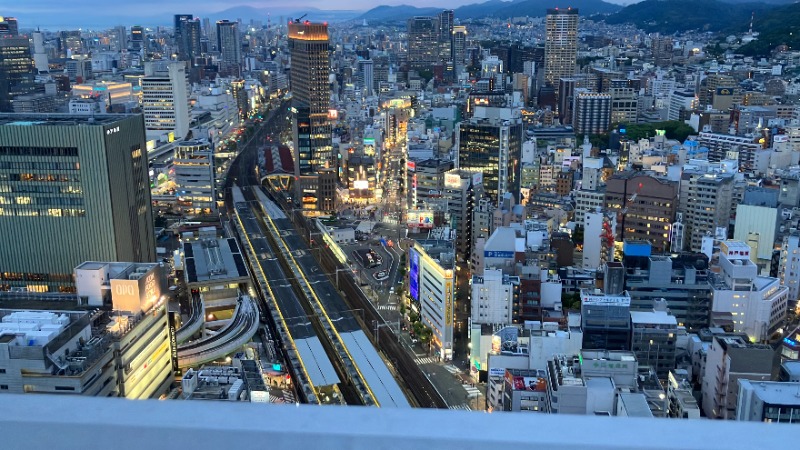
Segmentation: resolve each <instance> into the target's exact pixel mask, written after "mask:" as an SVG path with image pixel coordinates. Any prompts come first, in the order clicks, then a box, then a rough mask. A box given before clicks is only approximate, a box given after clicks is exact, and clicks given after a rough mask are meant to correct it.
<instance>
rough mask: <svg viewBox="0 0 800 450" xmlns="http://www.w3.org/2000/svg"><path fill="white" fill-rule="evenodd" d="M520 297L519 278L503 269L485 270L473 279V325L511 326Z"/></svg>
mask: <svg viewBox="0 0 800 450" xmlns="http://www.w3.org/2000/svg"><path fill="white" fill-rule="evenodd" d="M518 296H519V277H515V276H509V275H504V274H503V271H502V270H501V269H485V270H484V271H483V276H478V275H474V276H473V277H472V299H471V302H472V323H486V324H494V325H510V324H511V323H512V322H513V319H514V303H515V302H516V300H517V297H518Z"/></svg>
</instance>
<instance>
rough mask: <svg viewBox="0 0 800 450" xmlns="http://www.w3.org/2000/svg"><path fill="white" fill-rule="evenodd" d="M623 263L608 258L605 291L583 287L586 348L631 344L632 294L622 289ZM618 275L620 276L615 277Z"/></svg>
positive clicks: (584, 345)
mask: <svg viewBox="0 0 800 450" xmlns="http://www.w3.org/2000/svg"><path fill="white" fill-rule="evenodd" d="M624 270H625V269H624V267H622V264H621V263H619V262H609V263H608V266H607V267H606V273H605V291H602V290H600V289H595V290H594V291H592V290H588V289H581V330H582V331H583V346H582V348H583V349H584V350H628V349H630V344H631V337H630V335H631V314H630V306H631V297H630V296H629V295H628V293H627V292H626V291H625V290H623V284H622V279H621V278H624ZM614 278H617V279H618V280H616V281H615V280H614Z"/></svg>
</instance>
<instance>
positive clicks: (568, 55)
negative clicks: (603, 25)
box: [544, 8, 578, 97]
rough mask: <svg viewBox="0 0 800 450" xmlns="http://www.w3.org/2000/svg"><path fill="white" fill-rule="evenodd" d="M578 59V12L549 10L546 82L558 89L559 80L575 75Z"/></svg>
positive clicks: (546, 25) (546, 26)
mask: <svg viewBox="0 0 800 450" xmlns="http://www.w3.org/2000/svg"><path fill="white" fill-rule="evenodd" d="M577 59H578V10H577V9H572V8H567V9H558V8H555V9H548V10H547V16H546V17H545V42H544V81H545V83H548V84H550V85H551V86H553V88H554V89H556V97H558V80H560V79H561V78H569V77H571V76H572V75H574V74H575V67H576V64H577Z"/></svg>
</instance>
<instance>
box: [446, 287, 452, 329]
mask: <svg viewBox="0 0 800 450" xmlns="http://www.w3.org/2000/svg"><path fill="white" fill-rule="evenodd" d="M444 324H445V325H446V326H453V283H452V282H450V281H448V282H446V283H445V284H444Z"/></svg>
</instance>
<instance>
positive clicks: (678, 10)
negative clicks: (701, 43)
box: [605, 0, 776, 34]
mask: <svg viewBox="0 0 800 450" xmlns="http://www.w3.org/2000/svg"><path fill="white" fill-rule="evenodd" d="M774 8H776V6H775V5H768V4H766V3H729V2H722V1H718V0H645V1H643V2H640V3H635V4H633V5H629V6H626V7H625V8H623V9H622V10H620V11H619V12H617V13H615V14H611V15H610V16H608V17H607V18H606V19H605V21H606V23H609V24H621V23H632V24H634V25H636V26H637V27H639V28H641V29H643V30H645V31H648V32H660V33H667V34H672V33H675V32H683V31H689V30H699V31H722V30H727V29H732V28H734V29H735V28H740V27H741V26H744V27H746V26H747V24H749V22H750V17H751V16H752V14H753V13H755V15H756V17H758V16H760V15H762V14H765V13H766V12H768V11H770V10H772V9H774Z"/></svg>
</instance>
